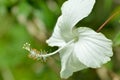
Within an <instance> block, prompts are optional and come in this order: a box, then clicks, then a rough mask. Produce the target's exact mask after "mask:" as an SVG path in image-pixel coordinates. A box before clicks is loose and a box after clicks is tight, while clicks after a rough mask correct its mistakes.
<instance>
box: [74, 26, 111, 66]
mask: <svg viewBox="0 0 120 80" xmlns="http://www.w3.org/2000/svg"><path fill="white" fill-rule="evenodd" d="M76 32H78V34H79V40H78V41H76V43H75V47H74V53H75V55H76V56H77V58H78V59H79V60H80V61H81V62H82V63H83V64H84V65H86V66H87V67H91V68H97V67H100V66H101V65H102V64H104V63H106V62H108V61H110V57H111V56H112V55H113V52H112V41H111V40H109V39H107V38H106V37H105V36H104V35H103V34H102V33H96V32H95V31H93V30H92V29H90V28H86V27H81V28H78V29H77V30H76Z"/></svg>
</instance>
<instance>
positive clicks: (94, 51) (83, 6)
mask: <svg viewBox="0 0 120 80" xmlns="http://www.w3.org/2000/svg"><path fill="white" fill-rule="evenodd" d="M94 3H95V0H68V1H66V2H65V3H64V4H63V5H62V8H61V10H62V15H61V16H60V17H59V18H58V20H57V23H56V26H55V29H54V32H53V34H52V36H51V37H50V39H48V40H47V41H46V42H47V43H48V44H49V46H58V47H59V49H58V50H57V51H55V52H53V53H49V54H46V55H40V54H36V53H35V51H34V50H31V49H29V48H28V47H27V48H26V49H27V50H29V51H30V52H31V56H33V57H35V58H38V57H39V58H40V57H42V58H43V59H44V60H45V58H46V57H49V56H51V55H54V54H56V53H58V52H59V54H60V58H61V72H60V75H61V78H68V77H70V76H71V75H72V74H73V72H76V71H79V70H82V69H85V68H88V67H90V68H98V67H100V66H101V65H102V64H104V63H106V62H108V61H110V57H111V56H112V55H113V52H112V41H111V40H109V39H107V38H106V37H105V36H104V35H103V34H102V33H97V32H95V31H94V30H92V29H90V28H88V27H80V28H75V25H76V24H77V23H78V22H79V21H80V20H82V19H83V18H85V17H87V16H88V15H89V14H90V12H91V11H92V8H93V6H94ZM35 54H36V55H35Z"/></svg>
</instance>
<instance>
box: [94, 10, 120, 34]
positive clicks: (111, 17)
mask: <svg viewBox="0 0 120 80" xmlns="http://www.w3.org/2000/svg"><path fill="white" fill-rule="evenodd" d="M118 14H120V11H117V12H115V13H114V14H112V15H111V16H110V17H109V18H108V19H107V20H106V21H105V22H104V23H103V24H102V25H101V26H100V27H99V28H98V30H97V31H96V32H100V30H101V29H102V28H103V27H104V26H105V25H106V24H107V23H108V22H110V20H112V19H113V18H114V17H115V16H117V15H118Z"/></svg>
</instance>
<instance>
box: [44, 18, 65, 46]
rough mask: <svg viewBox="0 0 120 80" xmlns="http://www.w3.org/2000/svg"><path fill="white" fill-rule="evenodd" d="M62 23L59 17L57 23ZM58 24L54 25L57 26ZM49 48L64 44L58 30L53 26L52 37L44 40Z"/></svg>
mask: <svg viewBox="0 0 120 80" xmlns="http://www.w3.org/2000/svg"><path fill="white" fill-rule="evenodd" d="M59 21H62V20H61V17H59V18H58V22H59ZM58 22H57V23H56V24H58ZM46 42H47V43H48V45H49V46H63V45H65V44H66V42H65V40H64V39H63V38H62V36H61V32H60V28H59V27H58V25H56V26H55V28H54V32H53V34H52V36H51V37H50V38H49V39H48V40H46Z"/></svg>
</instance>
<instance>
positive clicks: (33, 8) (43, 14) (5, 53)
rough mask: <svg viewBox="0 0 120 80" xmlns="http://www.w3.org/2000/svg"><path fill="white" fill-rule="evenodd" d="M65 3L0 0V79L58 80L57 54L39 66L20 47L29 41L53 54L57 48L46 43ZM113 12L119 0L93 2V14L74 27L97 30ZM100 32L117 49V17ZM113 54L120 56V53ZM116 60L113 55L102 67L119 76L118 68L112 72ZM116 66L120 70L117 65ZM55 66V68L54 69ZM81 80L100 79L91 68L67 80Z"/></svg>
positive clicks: (119, 24)
mask: <svg viewBox="0 0 120 80" xmlns="http://www.w3.org/2000/svg"><path fill="white" fill-rule="evenodd" d="M64 1H65V0H0V80H61V79H60V76H59V70H60V59H59V56H58V55H56V56H54V57H52V60H51V59H50V60H51V61H48V62H46V63H41V62H39V61H36V60H31V59H29V58H28V57H27V54H26V53H27V52H26V51H25V50H23V49H22V46H23V44H24V43H26V42H29V43H31V45H32V46H33V47H35V48H37V49H39V50H40V49H43V50H48V51H54V50H55V49H56V47H54V48H50V47H48V46H47V44H46V43H45V40H46V39H47V38H48V37H50V35H51V33H52V31H53V28H54V25H55V23H56V20H57V18H58V16H59V15H60V14H61V11H60V7H61V5H62V3H63V2H64ZM101 5H102V6H101ZM115 11H120V3H119V0H96V4H95V6H94V9H93V12H92V13H91V14H90V15H89V16H88V17H87V18H85V19H83V20H82V21H80V22H79V24H77V25H79V26H88V27H91V28H93V29H95V30H97V29H98V28H99V26H100V25H101V24H103V23H104V21H105V20H106V19H107V18H108V17H109V16H110V15H111V14H112V13H114V12H115ZM39 25H40V26H39ZM42 25H43V26H42ZM31 29H32V30H31ZM38 29H40V30H38ZM101 32H103V33H104V34H105V35H106V36H107V37H108V38H110V39H112V40H113V41H114V46H113V48H116V47H117V48H119V47H120V15H118V16H117V17H115V18H114V19H113V20H112V21H110V22H109V23H108V24H107V25H106V27H104V28H103V29H102V30H101ZM36 34H39V35H36ZM119 49H120V48H119ZM115 50H116V49H115ZM114 52H115V53H114V54H119V55H120V51H118V52H116V51H114ZM119 58H120V57H119ZM119 58H118V59H119ZM118 59H117V58H116V56H113V58H112V61H111V62H109V63H108V64H106V65H105V67H106V68H108V69H109V70H111V71H113V72H115V73H116V74H118V75H119V74H120V69H119V70H118V71H114V69H115V68H116V67H115V66H116V65H117V64H115V63H114V61H117V62H118V63H119V60H118ZM117 66H118V67H120V65H117ZM56 67H58V69H57V70H56V69H55V68H56ZM91 72H92V73H91ZM80 79H81V80H87V79H89V80H100V78H99V76H98V75H97V73H96V71H95V70H91V69H87V70H83V71H80V72H77V73H75V74H74V75H73V76H72V77H71V78H69V79H68V80H80Z"/></svg>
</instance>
